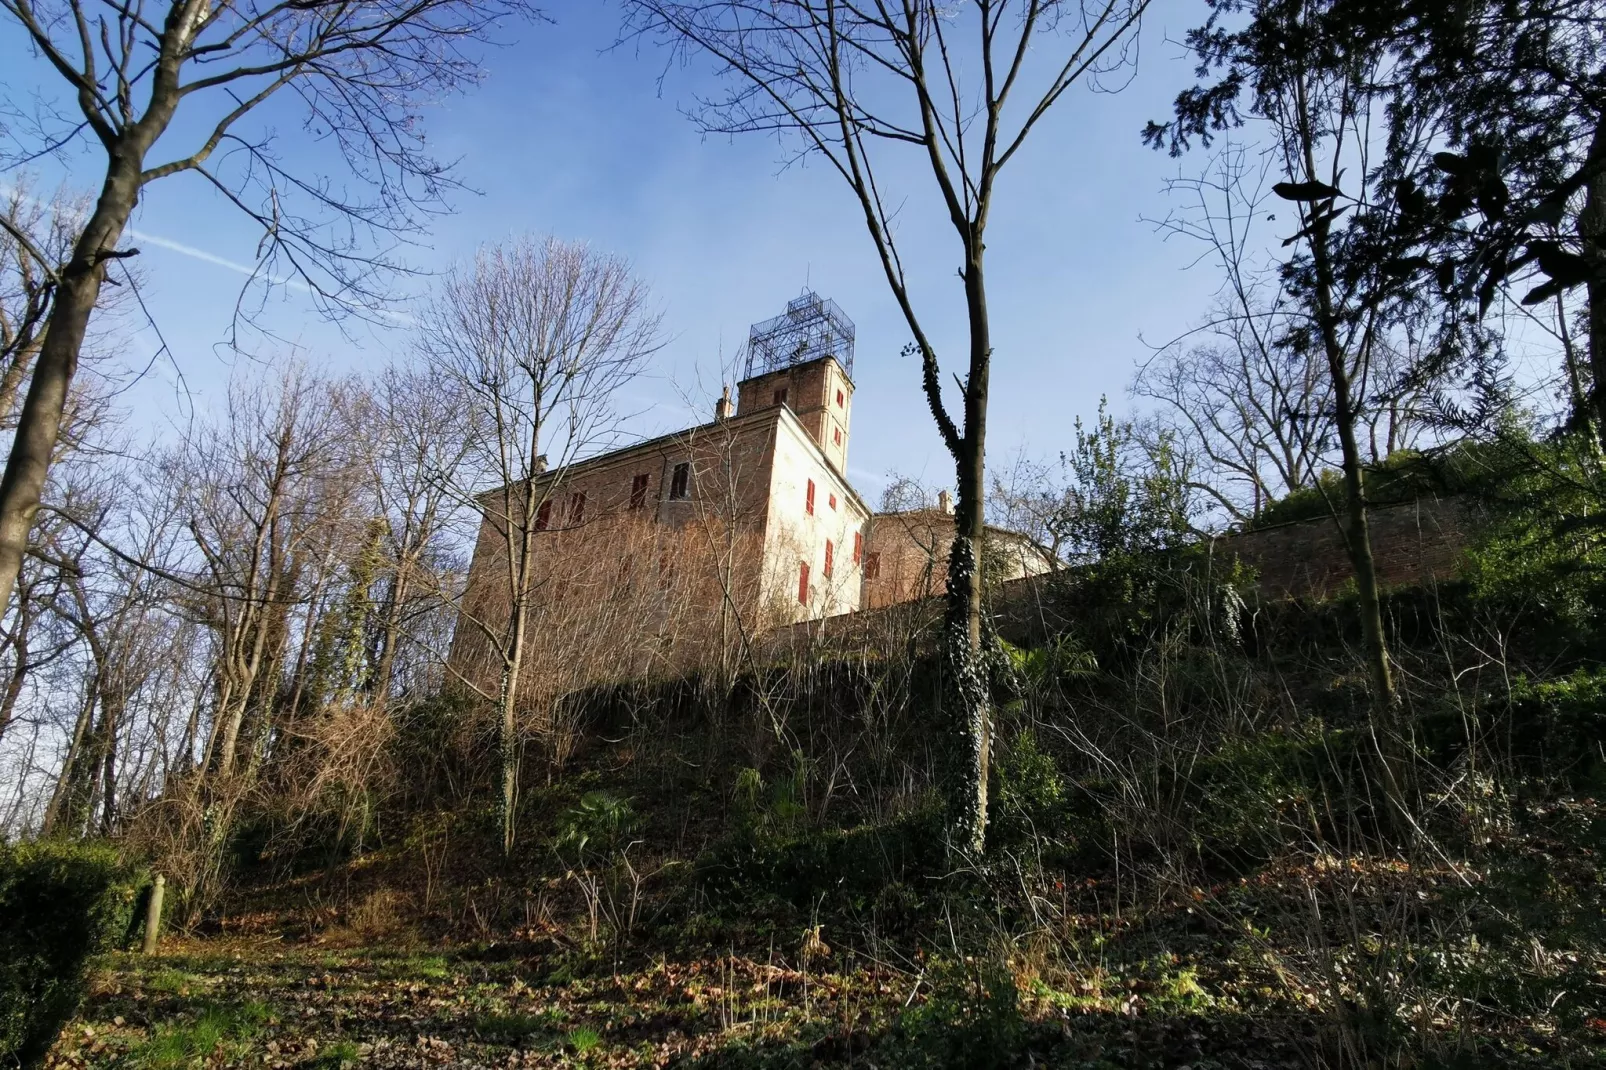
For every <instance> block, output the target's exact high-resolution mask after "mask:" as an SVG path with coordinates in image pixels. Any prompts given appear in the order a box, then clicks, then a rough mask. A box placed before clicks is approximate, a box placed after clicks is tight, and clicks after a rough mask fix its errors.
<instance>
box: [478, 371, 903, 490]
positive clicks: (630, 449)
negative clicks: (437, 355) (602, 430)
mask: <svg viewBox="0 0 1606 1070" xmlns="http://www.w3.org/2000/svg"><path fill="white" fill-rule="evenodd" d="M818 359H820V360H836V358H835V357H829V356H828V357H820V358H818ZM811 363H812V362H811ZM838 366H839V367H840V365H838ZM844 374H845V373H844ZM771 413H778V414H779V418H780V419H781V420H787V419H790V420H791V421H792V426H793V427H794V428H795V429H796V430H797V432H798V437H799V438H801V439H802V440H803V441H804V443H806V444H807V445H808V446H810V447H812V448H813V450H814V453H815V454H816V456H817V457H818V458H819V459H820V460H821V461H824V462H825V467H826V469H827V470H829V471H832V472H835V471H836V465H834V464H832V463H831V458H829V457H827V456H826V455H825V449H824V447H822V446H821V445H820V444H819V443H818V442H816V441H814V436H813V435H811V434H809V429H808V428H806V427H804V426H803V421H802V420H801V419H799V417H798V415H797V413H795V412H793V411H792V406H790V405H788V404H786V403H785V402H782V403H781V404H780V405H778V406H776V405H766V406H765V407H764V408H761V409H754V410H753V411H752V412H749V413H741V412H738V413H737V414H736V415H734V416H731V417H729V418H728V419H724V420H711V421H709V422H708V423H705V424H696V425H694V426H692V427H686V428H682V429H681V430H679V431H671V432H669V433H667V434H663V435H656V436H654V437H652V438H649V439H644V440H642V441H641V442H635V443H632V444H630V445H628V446H620V447H619V448H618V449H616V450H611V451H609V452H607V453H599V454H597V455H596V456H594V457H586V458H584V459H582V460H578V461H573V462H571V463H569V464H567V465H563V466H560V467H558V468H551V469H548V470H547V471H545V472H542V473H539V474H537V475H535V476H532V477H531V478H530V479H529V481H528V482H529V483H531V484H535V485H540V484H543V483H552V482H554V481H556V480H557V479H558V478H559V477H560V476H568V475H574V474H575V473H577V472H578V473H583V472H585V471H586V470H587V469H589V468H592V467H598V468H600V467H602V466H603V465H604V464H605V463H608V464H611V463H613V462H616V461H622V460H625V459H627V458H629V457H630V456H632V455H633V454H637V453H645V452H647V451H649V450H653V449H661V448H662V447H663V445H664V444H665V443H668V442H672V441H673V440H675V439H682V438H688V437H691V436H695V435H697V434H698V433H699V432H704V431H713V430H715V429H718V428H727V427H730V426H731V425H732V424H746V423H759V422H760V421H762V420H764V419H767V418H768V417H769V415H770V414H771ZM837 477H838V479H839V480H840V481H841V483H842V486H843V487H844V488H845V489H846V490H847V493H848V494H849V495H851V496H852V497H853V500H854V501H855V502H857V503H858V506H859V508H860V510H861V511H862V512H863V513H864V515H865V518H866V519H870V518H871V517H873V516H874V515H875V514H874V513H873V512H872V510H871V509H870V506H869V504H868V503H866V502H865V500H864V498H863V497H861V496H860V494H859V492H858V491H857V490H856V489H855V488H854V486H853V484H852V483H850V482H849V481H848V476H847V473H846V472H837ZM510 485H511V484H507V483H504V484H502V485H501V486H499V487H492V488H490V489H489V490H482V491H480V492H479V493H478V494H476V495H474V500H475V501H481V500H483V499H485V498H488V497H490V496H491V495H493V494H501V493H502V492H503V491H505V490H506V489H507V488H508V487H509V486H510Z"/></svg>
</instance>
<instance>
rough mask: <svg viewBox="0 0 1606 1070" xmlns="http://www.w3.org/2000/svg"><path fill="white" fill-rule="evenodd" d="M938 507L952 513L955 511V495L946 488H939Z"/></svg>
mask: <svg viewBox="0 0 1606 1070" xmlns="http://www.w3.org/2000/svg"><path fill="white" fill-rule="evenodd" d="M937 508H938V509H941V510H942V511H943V512H945V513H948V514H949V515H952V514H953V511H954V496H953V495H952V494H949V493H948V492H947V491H945V490H939V491H938V492H937Z"/></svg>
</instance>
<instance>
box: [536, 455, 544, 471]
mask: <svg viewBox="0 0 1606 1070" xmlns="http://www.w3.org/2000/svg"><path fill="white" fill-rule="evenodd" d="M545 471H546V454H544V453H543V454H541V455H540V456H538V457H536V459H535V474H536V475H540V474H541V473H542V472H545Z"/></svg>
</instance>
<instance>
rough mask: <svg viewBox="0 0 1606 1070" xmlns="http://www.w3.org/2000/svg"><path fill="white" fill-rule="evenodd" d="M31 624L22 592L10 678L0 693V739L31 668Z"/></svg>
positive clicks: (8, 724)
mask: <svg viewBox="0 0 1606 1070" xmlns="http://www.w3.org/2000/svg"><path fill="white" fill-rule="evenodd" d="M32 625H33V613H32V610H31V608H30V606H29V604H28V598H27V594H26V592H24V595H23V598H22V599H21V602H20V604H19V605H18V606H17V619H16V622H15V624H14V625H13V628H12V637H13V638H12V642H11V649H12V658H13V661H12V663H11V678H10V679H9V680H7V681H6V690H5V693H4V694H3V695H0V739H3V738H5V734H6V729H7V728H9V727H11V718H12V717H14V716H15V715H16V711H17V699H19V698H21V697H22V688H23V685H24V684H26V683H27V681H28V672H29V670H30V669H31V668H32V664H31V662H30V660H29V653H28V632H29V630H30V629H31V628H32Z"/></svg>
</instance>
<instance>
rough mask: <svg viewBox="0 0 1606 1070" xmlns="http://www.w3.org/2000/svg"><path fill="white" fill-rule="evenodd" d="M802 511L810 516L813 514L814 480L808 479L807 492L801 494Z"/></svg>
mask: <svg viewBox="0 0 1606 1070" xmlns="http://www.w3.org/2000/svg"><path fill="white" fill-rule="evenodd" d="M803 511H804V512H805V513H807V514H809V515H810V516H813V515H814V480H812V479H811V480H809V489H808V493H807V494H805V495H804V496H803Z"/></svg>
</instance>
